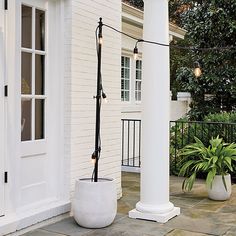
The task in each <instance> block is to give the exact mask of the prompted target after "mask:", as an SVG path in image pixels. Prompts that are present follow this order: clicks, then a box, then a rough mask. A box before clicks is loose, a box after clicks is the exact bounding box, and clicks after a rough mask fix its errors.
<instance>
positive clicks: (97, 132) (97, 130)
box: [94, 18, 103, 182]
mask: <svg viewBox="0 0 236 236" xmlns="http://www.w3.org/2000/svg"><path fill="white" fill-rule="evenodd" d="M102 26H103V23H102V18H100V19H99V25H98V52H97V53H98V65H97V96H96V128H95V164H94V182H98V160H99V154H100V151H101V147H100V144H99V136H100V108H101V97H102V96H101V95H102V94H101V93H102V85H101V56H102V44H101V40H100V39H101V38H102Z"/></svg>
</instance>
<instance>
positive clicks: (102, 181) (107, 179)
mask: <svg viewBox="0 0 236 236" xmlns="http://www.w3.org/2000/svg"><path fill="white" fill-rule="evenodd" d="M77 181H80V182H88V183H91V184H93V183H95V184H96V183H106V182H110V181H114V179H112V178H98V182H94V181H92V178H81V179H79V180H77Z"/></svg>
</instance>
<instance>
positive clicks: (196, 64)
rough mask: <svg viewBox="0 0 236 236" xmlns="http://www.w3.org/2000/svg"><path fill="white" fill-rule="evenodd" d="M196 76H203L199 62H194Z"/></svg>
mask: <svg viewBox="0 0 236 236" xmlns="http://www.w3.org/2000/svg"><path fill="white" fill-rule="evenodd" d="M193 73H194V75H195V76H196V77H197V78H198V77H200V76H201V75H202V71H201V66H200V64H199V62H198V61H195V62H194V70H193Z"/></svg>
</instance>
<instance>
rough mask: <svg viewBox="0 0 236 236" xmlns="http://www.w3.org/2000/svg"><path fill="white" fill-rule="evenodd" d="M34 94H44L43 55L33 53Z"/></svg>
mask: <svg viewBox="0 0 236 236" xmlns="http://www.w3.org/2000/svg"><path fill="white" fill-rule="evenodd" d="M35 94H36V95H44V56H43V55H37V54H36V55H35Z"/></svg>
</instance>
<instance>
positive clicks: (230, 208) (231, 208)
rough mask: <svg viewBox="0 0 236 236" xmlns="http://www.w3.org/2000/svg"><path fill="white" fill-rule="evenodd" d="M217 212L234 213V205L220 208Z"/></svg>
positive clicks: (235, 210)
mask: <svg viewBox="0 0 236 236" xmlns="http://www.w3.org/2000/svg"><path fill="white" fill-rule="evenodd" d="M219 212H223V213H236V205H231V204H230V205H226V206H224V207H222V208H221V209H220V210H219Z"/></svg>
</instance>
